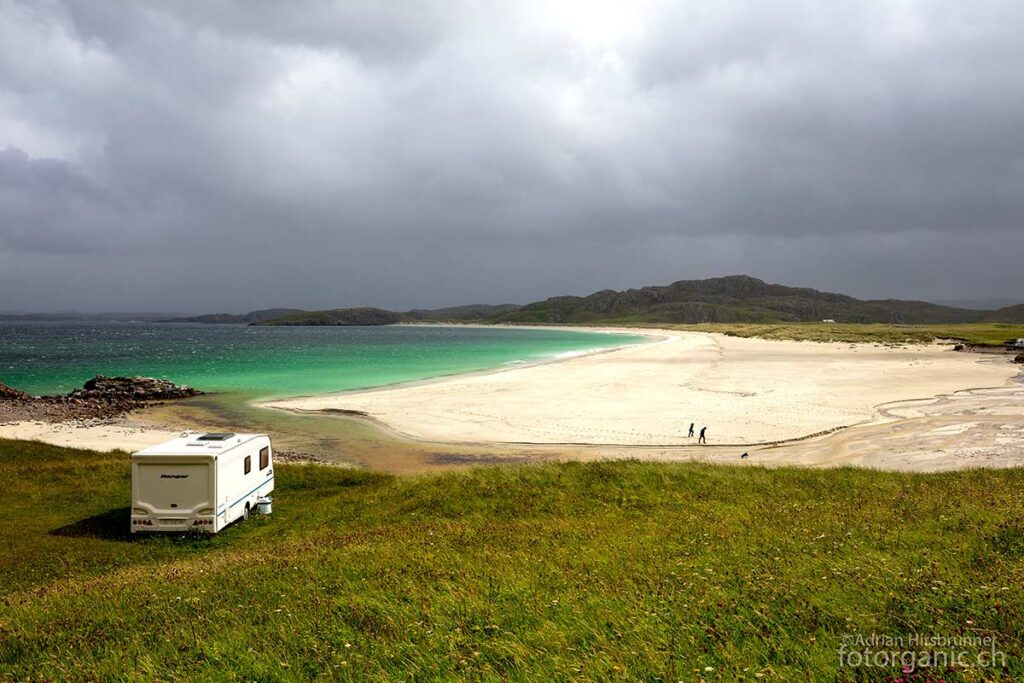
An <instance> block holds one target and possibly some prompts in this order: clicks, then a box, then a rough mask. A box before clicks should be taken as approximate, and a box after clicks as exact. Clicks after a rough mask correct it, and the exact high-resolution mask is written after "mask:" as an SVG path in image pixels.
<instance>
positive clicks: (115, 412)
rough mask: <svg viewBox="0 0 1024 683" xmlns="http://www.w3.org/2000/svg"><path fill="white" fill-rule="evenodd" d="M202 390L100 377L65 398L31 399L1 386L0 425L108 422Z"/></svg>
mask: <svg viewBox="0 0 1024 683" xmlns="http://www.w3.org/2000/svg"><path fill="white" fill-rule="evenodd" d="M201 393H202V392H201V391H198V390H196V389H193V388H192V387H187V386H183V385H180V384H175V383H174V382H170V381H168V380H165V379H155V378H153V377H105V376H103V375H97V376H96V377H93V378H92V379H90V380H89V381H87V382H86V383H85V385H84V386H83V387H82V388H81V389H75V390H74V391H72V392H71V393H70V394H67V395H66V396H30V395H29V394H26V393H25V392H23V391H18V390H17V389H12V388H11V387H8V386H5V385H3V384H0V422H16V421H20V420H41V421H44V422H63V421H66V420H91V419H109V418H114V417H118V416H120V415H124V414H125V413H129V412H131V411H133V410H135V409H136V408H141V407H143V406H147V405H153V404H155V403H158V402H161V401H168V400H174V399H179V398H187V397H189V396H197V395H199V394H201Z"/></svg>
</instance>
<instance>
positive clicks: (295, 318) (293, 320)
mask: <svg viewBox="0 0 1024 683" xmlns="http://www.w3.org/2000/svg"><path fill="white" fill-rule="evenodd" d="M400 322H402V316H401V314H399V313H395V312H394V311H385V310H384V309H382V308H335V309H331V310H328V311H302V312H299V313H294V314H292V315H286V316H283V317H279V318H273V319H271V320H261V321H256V322H253V323H251V324H253V325H275V326H276V325H346V326H350V325H393V324H395V323H400Z"/></svg>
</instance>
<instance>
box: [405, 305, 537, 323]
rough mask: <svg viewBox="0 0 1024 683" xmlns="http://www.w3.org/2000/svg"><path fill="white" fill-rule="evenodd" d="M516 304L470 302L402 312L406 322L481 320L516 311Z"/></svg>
mask: <svg viewBox="0 0 1024 683" xmlns="http://www.w3.org/2000/svg"><path fill="white" fill-rule="evenodd" d="M518 308H519V306H517V305H516V304H498V305H490V304H469V305H468V306H452V307H450V308H437V309H433V310H427V309H421V308H417V309H414V310H411V311H407V312H405V313H403V314H402V318H403V320H405V321H406V322H479V321H486V320H488V319H489V318H493V317H495V316H499V315H502V314H504V313H509V312H511V311H515V310H517V309H518Z"/></svg>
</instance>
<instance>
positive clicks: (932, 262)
mask: <svg viewBox="0 0 1024 683" xmlns="http://www.w3.org/2000/svg"><path fill="white" fill-rule="evenodd" d="M1022 23H1024V6H1020V5H1019V4H1017V3H1012V2H977V3H957V2H929V3H923V2H921V3H918V2H886V3H881V2H879V3H827V4H825V3H816V2H815V3H812V2H764V3H754V4H753V5H752V4H751V3H741V2H722V1H716V2H694V1H692V0H691V1H688V2H682V3H679V2H673V3H655V2H652V3H610V2H609V3H603V2H570V3H524V2H508V3H467V2H425V3H416V4H415V7H414V8H412V9H407V8H406V7H405V6H404V5H401V4H390V3H379V2H313V1H303V2H295V3H279V2H269V1H268V2H240V1H236V2H228V1H222V2H174V3H164V2H108V3H84V2H56V1H53V0H41V1H33V2H15V1H13V0H0V309H8V310H12V309H22V310H25V309H33V308H49V309H58V308H59V309H69V308H84V309H100V308H102V309H111V308H137V309H141V308H146V309H177V310H183V309H190V310H201V311H209V310H244V309H247V308H256V307H262V306H269V305H294V306H304V307H320V306H325V307H326V306H344V305H363V304H365V305H380V306H391V307H412V306H430V305H444V304H455V303H463V302H467V301H470V300H475V301H491V302H502V301H526V300H530V299H533V298H539V297H543V296H547V295H553V294H560V293H566V292H574V293H586V292H588V291H591V290H594V289H600V288H604V287H627V286H638V285H643V284H651V283H661V282H668V281H671V280H674V279H679V278H688V277H707V276H713V275H722V274H728V273H734V272H749V273H751V274H754V275H757V276H760V277H764V278H767V279H770V280H774V281H779V282H784V283H788V284H799V285H808V286H816V287H819V288H825V289H834V290H841V291H848V292H850V293H854V294H858V295H862V296H914V297H929V296H933V297H947V298H949V297H952V298H966V297H970V296H978V297H983V296H1012V295H1013V293H1014V292H1021V291H1024V275H1022V274H1021V270H1020V268H1019V267H1018V266H1017V263H1019V261H1020V259H1021V257H1022V256H1024V230H1022V229H1021V227H1022V226H1021V216H1024V192H1021V191H1020V188H1021V187H1024V136H1022V135H1021V132H1020V130H1019V128H1020V121H1022V120H1024V70H1021V69H1020V68H1019V64H1021V63H1024V44H1022V43H1021V41H1019V40H1018V38H1017V36H1016V28H1017V27H1019V26H1021V25H1022ZM43 282H45V283H47V284H45V285H43V284H41V283H43ZM69 283H72V284H73V286H69ZM1022 298H1024V297H1022Z"/></svg>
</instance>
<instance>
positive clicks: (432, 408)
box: [262, 330, 1017, 446]
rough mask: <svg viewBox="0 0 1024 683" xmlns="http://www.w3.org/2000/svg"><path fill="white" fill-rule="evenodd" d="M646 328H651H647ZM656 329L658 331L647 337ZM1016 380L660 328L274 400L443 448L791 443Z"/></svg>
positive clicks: (932, 349)
mask: <svg viewBox="0 0 1024 683" xmlns="http://www.w3.org/2000/svg"><path fill="white" fill-rule="evenodd" d="M638 332H644V331H642V330H638ZM646 332H647V333H650V330H646ZM1016 374H1017V369H1016V368H1015V367H1014V366H1013V365H1012V364H1010V363H1008V362H1006V359H1005V358H1002V357H997V358H983V357H980V356H978V355H973V354H965V353H956V352H954V351H952V350H951V348H950V347H949V346H945V345H938V344H935V345H928V346H907V347H898V348H893V347H884V346H877V345H865V344H835V343H832V344H827V343H811V342H787V341H766V340H761V339H744V338H739V337H729V336H724V335H718V334H704V333H675V332H672V333H668V332H666V333H663V336H662V337H661V338H660V339H659V340H657V341H653V342H651V343H648V344H643V345H639V346H632V347H627V348H623V349H618V350H615V351H610V352H605V353H600V354H593V355H584V356H581V357H578V358H571V359H568V360H563V361H561V362H555V363H549V364H544V365H538V366H533V367H524V368H512V369H506V370H503V371H498V372H492V373H485V374H477V375H471V376H462V377H454V378H446V379H442V380H438V381H432V382H427V383H420V384H416V385H411V386H398V387H392V388H383V389H376V390H371V391H362V392H347V393H342V394H334V395H323V396H314V397H308V398H295V399H288V400H276V401H269V402H266V403H264V404H262V405H263V406H265V407H272V408H277V409H283V410H290V411H298V412H307V413H308V412H325V411H355V412H359V413H362V414H365V415H366V416H368V417H370V418H372V419H374V420H376V421H378V422H380V423H382V424H384V425H386V426H387V427H388V428H390V429H393V430H394V431H396V432H398V433H400V434H402V435H405V436H407V437H411V438H415V439H421V440H427V441H434V442H445V443H507V444H569V445H587V444H591V445H624V446H680V445H687V444H693V443H694V439H691V438H688V437H687V431H688V428H689V425H690V423H691V422H693V423H695V424H696V428H697V429H698V430H699V429H700V428H701V427H702V426H705V425H706V426H707V427H708V434H707V436H708V443H709V444H715V445H752V444H764V443H771V442H782V441H789V440H793V439H799V438H804V437H808V436H810V435H815V434H820V433H822V432H827V431H830V430H835V429H838V428H841V427H848V426H851V425H857V424H868V423H871V422H873V421H876V420H880V419H885V418H884V416H883V415H882V414H881V413H880V411H879V410H878V409H876V406H879V405H880V404H887V403H892V402H895V401H906V400H911V399H922V398H931V397H935V396H939V395H943V394H952V393H954V392H957V391H962V390H966V389H973V388H981V387H1000V386H1003V385H1005V384H1006V383H1007V381H1008V380H1009V379H1010V378H1011V377H1014V376H1015V375H1016Z"/></svg>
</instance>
